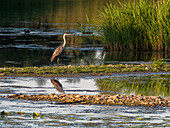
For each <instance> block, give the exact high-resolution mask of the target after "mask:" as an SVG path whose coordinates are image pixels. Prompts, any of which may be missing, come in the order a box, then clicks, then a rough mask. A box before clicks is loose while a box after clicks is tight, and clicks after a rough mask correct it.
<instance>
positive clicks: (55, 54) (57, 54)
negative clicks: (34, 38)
mask: <svg viewBox="0 0 170 128" xmlns="http://www.w3.org/2000/svg"><path fill="white" fill-rule="evenodd" d="M66 35H72V34H64V35H63V40H64V43H63V45H60V46H59V47H58V48H56V49H55V51H54V52H53V55H52V56H51V59H50V60H51V62H53V61H54V60H55V59H57V64H58V65H59V57H60V55H61V54H62V52H63V48H64V46H65V45H66V39H65V36H66Z"/></svg>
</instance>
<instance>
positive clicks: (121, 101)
mask: <svg viewBox="0 0 170 128" xmlns="http://www.w3.org/2000/svg"><path fill="white" fill-rule="evenodd" d="M1 98H11V99H12V100H14V99H22V100H33V101H53V102H54V103H56V104H87V105H121V106H125V105H126V106H148V107H157V106H169V107H170V98H169V97H168V98H163V97H160V96H143V95H141V94H139V95H136V96H135V95H79V94H72V95H71V94H62V95H56V94H55V93H51V94H50V95H44V94H38V95H23V94H21V93H20V94H13V95H8V96H1Z"/></svg>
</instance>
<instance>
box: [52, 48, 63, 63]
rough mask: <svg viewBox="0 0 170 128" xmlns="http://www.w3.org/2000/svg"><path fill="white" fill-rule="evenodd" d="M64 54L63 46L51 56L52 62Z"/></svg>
mask: <svg viewBox="0 0 170 128" xmlns="http://www.w3.org/2000/svg"><path fill="white" fill-rule="evenodd" d="M62 52H63V47H62V46H59V47H58V48H56V49H55V51H54V52H53V55H52V56H51V62H52V61H53V60H54V59H56V58H57V57H59V56H60V55H61V53H62Z"/></svg>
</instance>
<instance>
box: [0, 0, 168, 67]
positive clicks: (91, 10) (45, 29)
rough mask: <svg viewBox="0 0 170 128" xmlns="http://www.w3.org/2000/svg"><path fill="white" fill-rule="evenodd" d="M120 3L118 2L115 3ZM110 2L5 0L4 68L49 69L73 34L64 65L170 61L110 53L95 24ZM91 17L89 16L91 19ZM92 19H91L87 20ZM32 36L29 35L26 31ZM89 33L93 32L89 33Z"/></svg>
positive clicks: (0, 26) (0, 50)
mask: <svg viewBox="0 0 170 128" xmlns="http://www.w3.org/2000/svg"><path fill="white" fill-rule="evenodd" d="M113 2H114V3H117V2H116V1H113ZM106 3H107V0H106V1H103V0H93V1H91V0H55V1H54V0H48V1H47V0H36V1H34V0H26V1H22V0H2V1H1V4H0V8H1V11H0V17H1V20H0V58H1V61H0V66H47V65H56V61H55V62H53V63H50V61H49V60H50V57H51V55H52V53H53V51H54V49H55V48H57V47H58V46H59V45H61V44H62V43H63V39H62V35H63V34H64V33H65V32H68V33H72V34H73V35H74V37H73V39H71V38H67V45H66V49H65V52H64V54H63V56H62V57H61V58H60V64H61V65H91V64H96V65H98V64H114V63H146V62H148V63H150V62H151V61H152V60H154V58H157V59H161V58H164V59H165V60H166V61H169V60H170V53H164V52H161V53H159V52H133V51H132V52H126V53H122V52H121V53H120V52H118V51H115V52H107V50H106V49H103V43H102V39H101V36H100V31H99V30H97V29H96V28H95V27H94V25H95V24H96V23H95V19H96V17H97V16H98V14H99V13H98V10H101V9H103V7H104V6H105V5H106ZM87 16H88V17H87ZM87 19H88V20H87ZM25 29H26V30H27V31H28V30H29V31H30V33H25V32H24V30H25ZM85 32H89V33H85Z"/></svg>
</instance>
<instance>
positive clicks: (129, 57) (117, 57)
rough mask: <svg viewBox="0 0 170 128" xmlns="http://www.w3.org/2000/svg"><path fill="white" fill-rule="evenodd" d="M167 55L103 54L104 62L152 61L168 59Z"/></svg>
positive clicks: (142, 53) (145, 53) (144, 53)
mask: <svg viewBox="0 0 170 128" xmlns="http://www.w3.org/2000/svg"><path fill="white" fill-rule="evenodd" d="M169 55H170V54H169V53H161V52H105V51H104V52H103V56H104V61H152V60H154V59H157V60H159V59H161V58H165V59H168V58H169Z"/></svg>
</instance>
